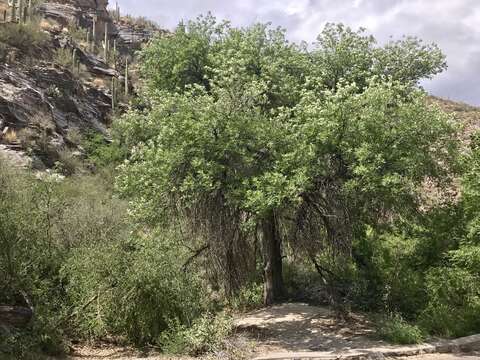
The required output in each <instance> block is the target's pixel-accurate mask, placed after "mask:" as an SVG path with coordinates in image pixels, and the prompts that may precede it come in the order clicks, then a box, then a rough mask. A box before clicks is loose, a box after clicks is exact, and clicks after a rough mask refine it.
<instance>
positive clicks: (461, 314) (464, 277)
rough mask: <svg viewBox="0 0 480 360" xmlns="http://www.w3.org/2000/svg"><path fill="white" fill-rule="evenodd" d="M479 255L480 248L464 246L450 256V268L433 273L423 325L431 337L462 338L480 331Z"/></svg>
mask: <svg viewBox="0 0 480 360" xmlns="http://www.w3.org/2000/svg"><path fill="white" fill-rule="evenodd" d="M479 253H480V249H479V247H472V246H462V247H461V248H460V249H459V250H455V251H452V252H451V253H450V262H451V266H450V267H438V268H434V269H432V270H430V271H429V273H428V275H427V284H426V285H427V292H428V298H429V301H428V305H427V307H426V308H425V310H424V311H423V312H422V314H421V316H420V324H421V325H422V326H423V327H424V328H426V329H427V330H428V331H430V332H431V333H434V334H437V335H441V336H456V337H458V336H466V335H471V334H474V333H477V332H478V331H480V319H479V318H478V314H479V312H480V271H479V270H478V269H480V261H479V260H480V257H479V256H478V255H479Z"/></svg>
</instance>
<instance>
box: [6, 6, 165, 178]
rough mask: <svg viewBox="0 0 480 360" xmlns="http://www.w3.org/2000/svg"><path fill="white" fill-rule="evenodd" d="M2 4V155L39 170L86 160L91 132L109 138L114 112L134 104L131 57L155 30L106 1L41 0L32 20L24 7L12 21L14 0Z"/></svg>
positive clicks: (132, 58)
mask: <svg viewBox="0 0 480 360" xmlns="http://www.w3.org/2000/svg"><path fill="white" fill-rule="evenodd" d="M0 6H1V8H3V9H8V10H7V22H6V23H2V24H0V154H3V155H6V156H7V158H10V159H11V160H13V161H14V162H15V163H16V164H18V165H22V166H31V167H33V168H35V169H39V170H41V169H45V168H51V167H53V166H56V165H58V163H59V162H60V163H62V162H63V163H67V162H72V161H75V158H77V160H81V158H82V157H83V156H84V151H83V149H82V146H81V144H82V141H83V140H84V139H85V136H87V135H88V134H91V133H100V134H103V135H104V136H105V138H108V128H109V125H110V123H111V118H112V113H113V111H112V110H115V111H118V110H120V111H121V109H123V108H124V107H125V104H126V103H127V102H128V98H127V97H126V96H125V95H124V92H123V90H122V89H123V87H124V82H125V78H124V76H123V74H124V73H125V69H124V68H125V62H126V61H128V63H130V64H131V63H132V62H134V52H135V50H138V49H139V48H140V46H141V44H143V43H144V42H146V41H148V39H149V38H150V37H152V36H153V35H154V34H155V32H156V29H152V27H151V25H150V24H146V25H150V27H148V29H147V28H146V25H145V26H143V27H142V26H141V25H139V24H137V23H132V22H131V21H130V22H129V21H128V19H130V18H124V17H120V16H118V14H115V15H116V16H115V18H113V17H112V16H111V14H110V11H108V10H107V6H108V1H107V0H101V1H93V0H68V1H67V0H63V1H61V0H59V1H48V2H41V3H40V4H39V5H38V6H36V7H35V8H34V11H33V10H32V14H31V17H29V15H28V14H26V15H24V22H25V24H18V22H22V21H21V20H20V18H18V9H16V14H17V18H15V19H13V21H12V9H11V7H9V6H8V3H7V0H0ZM25 19H29V20H25ZM2 20H3V19H2ZM94 24H95V27H94ZM117 28H118V29H120V30H117ZM105 30H107V31H108V33H107V39H108V43H107V44H108V46H107V49H108V51H107V58H106V59H105V55H104V54H105V50H104V43H105V41H104V40H103V39H105ZM93 39H96V42H95V43H94V42H93ZM132 73H134V72H133V71H132V69H130V72H129V75H130V77H131V76H132ZM133 80H134V79H133V78H129V87H130V88H131V92H134V89H133V86H134V85H133V84H132V82H133ZM112 86H114V88H112ZM112 91H114V92H115V93H113V92H112ZM112 97H113V98H112Z"/></svg>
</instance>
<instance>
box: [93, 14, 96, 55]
mask: <svg viewBox="0 0 480 360" xmlns="http://www.w3.org/2000/svg"><path fill="white" fill-rule="evenodd" d="M92 41H93V49H92V51H95V44H96V43H97V15H96V14H95V15H93V25H92Z"/></svg>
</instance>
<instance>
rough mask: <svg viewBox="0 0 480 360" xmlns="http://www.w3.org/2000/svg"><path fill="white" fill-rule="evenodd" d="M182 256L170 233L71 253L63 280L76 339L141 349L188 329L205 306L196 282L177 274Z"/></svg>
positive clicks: (89, 247) (180, 272) (181, 271)
mask: <svg viewBox="0 0 480 360" xmlns="http://www.w3.org/2000/svg"><path fill="white" fill-rule="evenodd" d="M184 255H185V254H182V252H181V250H179V247H178V244H177V243H176V241H175V236H173V235H172V234H170V233H165V234H159V235H158V236H140V235H139V236H138V237H136V238H135V239H133V240H130V241H124V242H117V243H114V244H105V245H103V246H96V245H92V246H87V247H84V248H81V249H78V250H77V251H75V252H74V253H73V255H72V256H71V257H70V259H69V260H68V261H67V263H66V265H65V267H64V269H63V271H62V274H63V277H64V279H65V280H64V281H65V282H66V284H67V285H66V290H67V294H68V297H69V301H70V302H71V303H72V304H73V313H74V314H75V316H74V319H73V326H74V328H75V332H76V333H77V335H78V336H81V337H83V338H99V337H102V336H106V335H115V336H120V337H123V338H125V339H126V340H127V341H128V342H131V343H134V344H137V345H145V344H155V343H156V342H157V340H158V339H159V337H161V336H162V334H163V333H164V332H166V331H169V330H170V327H171V324H173V323H175V322H178V324H179V326H183V325H185V326H189V325H191V324H192V322H193V321H194V319H195V318H197V317H198V316H199V315H200V314H201V313H202V312H203V310H204V308H205V304H206V301H205V297H204V295H203V293H202V290H201V286H200V282H199V279H198V278H196V277H195V276H193V275H190V274H188V273H185V272H184V271H183V270H182V269H181V265H182V260H183V259H184Z"/></svg>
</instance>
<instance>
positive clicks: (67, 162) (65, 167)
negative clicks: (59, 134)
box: [55, 148, 82, 176]
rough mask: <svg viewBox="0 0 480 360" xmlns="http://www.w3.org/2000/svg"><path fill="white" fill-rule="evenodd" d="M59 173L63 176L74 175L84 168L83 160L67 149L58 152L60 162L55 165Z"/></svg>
mask: <svg viewBox="0 0 480 360" xmlns="http://www.w3.org/2000/svg"><path fill="white" fill-rule="evenodd" d="M55 165H56V166H55V167H56V169H57V171H59V172H61V173H62V174H63V175H67V176H71V175H74V174H75V173H76V172H77V171H78V170H80V169H81V168H82V160H81V159H80V158H79V157H78V156H76V155H75V154H74V153H73V152H72V151H71V150H69V149H67V148H63V149H60V150H59V151H58V161H57V162H56V164H55Z"/></svg>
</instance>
